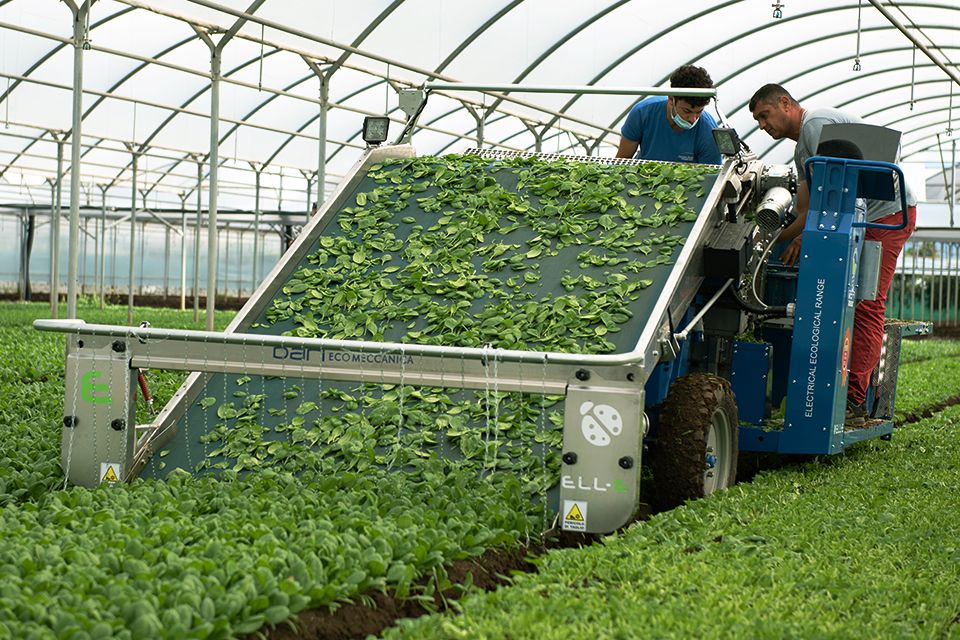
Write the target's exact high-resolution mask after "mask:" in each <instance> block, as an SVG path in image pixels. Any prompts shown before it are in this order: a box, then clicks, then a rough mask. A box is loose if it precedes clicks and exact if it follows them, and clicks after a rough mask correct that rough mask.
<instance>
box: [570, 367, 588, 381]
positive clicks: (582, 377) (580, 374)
mask: <svg viewBox="0 0 960 640" xmlns="http://www.w3.org/2000/svg"><path fill="white" fill-rule="evenodd" d="M574 375H575V376H576V377H577V380H579V381H580V382H586V381H587V380H589V379H590V372H589V371H587V370H586V369H577V372H576V373H575V374H574Z"/></svg>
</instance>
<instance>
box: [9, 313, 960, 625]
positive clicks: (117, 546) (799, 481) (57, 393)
mask: <svg viewBox="0 0 960 640" xmlns="http://www.w3.org/2000/svg"><path fill="white" fill-rule="evenodd" d="M125 314H126V312H125V309H123V308H110V309H107V310H105V311H104V312H100V311H98V310H94V309H89V308H81V315H82V316H83V317H85V318H86V319H87V320H88V321H91V322H109V323H123V322H124V321H125ZM139 314H142V315H139ZM45 316H46V306H45V305H42V304H32V305H15V304H9V305H3V306H0V335H2V336H3V342H2V346H0V363H2V365H0V366H2V376H3V377H2V381H3V388H4V394H3V397H2V407H0V433H2V435H3V437H2V438H0V487H2V491H0V532H2V538H3V540H4V543H5V544H4V545H2V546H0V637H10V638H21V637H23V638H26V637H62V638H88V637H89V638H97V637H107V636H111V635H112V636H113V637H128V638H140V637H142V638H153V637H161V636H164V635H166V636H167V637H178V638H179V637H232V636H236V635H243V634H244V633H246V632H249V631H252V630H256V629H261V628H267V627H266V626H265V625H269V624H270V623H272V622H273V623H278V622H281V621H283V620H286V619H289V618H290V617H291V616H292V615H294V614H295V613H296V612H297V611H300V610H303V609H305V608H309V607H315V606H323V605H325V604H327V603H331V602H335V601H338V600H339V601H344V600H350V599H352V600H355V601H358V602H363V601H365V599H364V598H361V597H360V594H362V593H364V592H366V593H370V592H372V591H377V590H380V589H388V590H394V591H399V593H401V594H404V593H406V594H407V595H408V596H409V597H420V598H422V597H424V596H425V595H428V594H427V593H425V592H424V591H423V590H422V589H421V590H417V589H416V588H415V587H414V583H415V576H417V575H424V574H427V575H436V580H435V581H432V582H431V584H432V585H441V586H442V585H443V584H444V580H443V575H444V567H445V566H446V565H448V564H449V563H450V562H451V561H452V560H454V559H457V558H462V557H467V556H469V555H471V554H472V555H475V554H477V553H479V552H480V551H482V549H484V548H489V547H495V546H510V545H516V544H520V543H522V542H523V541H524V540H525V539H526V536H527V535H528V534H529V535H533V532H534V531H535V530H536V529H535V526H536V525H539V522H538V518H537V517H536V516H535V515H531V513H530V510H531V505H530V503H529V501H528V498H527V496H525V495H524V493H523V491H522V490H521V487H520V486H519V484H518V483H512V484H511V483H510V482H505V483H503V484H498V485H496V487H491V485H489V484H488V483H485V482H478V481H477V477H476V475H475V474H473V473H463V472H462V471H461V472H459V473H458V471H457V470H456V469H450V468H440V467H435V468H433V469H425V472H427V477H426V478H424V479H422V480H413V481H411V480H409V479H405V478H404V477H403V476H402V475H400V474H391V475H390V476H389V477H385V475H384V474H382V473H377V472H376V471H375V470H372V469H370V470H367V471H365V472H364V473H363V474H362V475H361V474H356V473H342V474H338V475H324V474H323V473H321V472H318V473H316V474H314V475H307V476H305V477H302V478H299V479H296V478H294V477H292V476H290V475H289V474H284V473H281V472H276V471H265V472H261V473H257V474H253V475H251V476H249V477H248V478H247V479H236V478H229V477H224V478H222V479H219V480H218V479H214V478H212V477H204V478H197V477H189V476H186V475H185V474H175V475H174V477H172V478H171V479H170V480H169V481H156V480H149V479H148V480H141V481H137V482H134V483H133V484H131V485H129V486H120V487H113V488H110V489H102V490H95V491H88V490H85V489H77V488H71V489H68V490H61V486H62V480H63V478H62V472H61V471H60V468H59V433H60V429H59V418H60V416H61V415H62V414H61V411H62V409H61V406H62V405H61V403H62V394H63V338H62V337H60V336H57V335H55V334H45V333H40V332H36V331H33V330H31V329H28V327H29V323H30V322H31V321H32V320H33V319H34V318H39V317H45ZM138 317H143V318H146V319H149V320H151V322H153V323H154V324H155V325H166V326H179V327H188V326H190V325H191V322H190V320H191V318H190V314H189V313H188V314H180V313H178V312H170V311H158V310H146V309H143V310H138ZM228 319H229V318H228V316H226V315H225V316H220V317H218V320H217V323H218V325H219V326H224V325H225V324H226V322H227V321H228ZM954 349H955V345H954V344H953V343H947V342H942V341H934V340H927V341H923V342H908V343H907V344H906V345H905V353H906V354H907V359H908V360H911V363H910V364H909V365H908V366H909V367H912V368H911V370H910V371H911V373H910V374H909V377H907V376H905V377H904V378H903V379H902V380H901V386H900V393H901V397H904V395H906V396H907V397H909V390H911V389H913V388H914V387H915V386H916V385H917V384H919V383H918V382H917V381H922V380H928V381H936V382H928V383H927V384H928V386H929V387H933V388H934V389H939V390H940V391H941V393H940V396H939V397H940V398H942V397H943V396H944V394H945V393H946V391H945V389H946V388H947V387H945V386H944V385H945V384H946V380H945V378H944V376H941V375H939V371H940V370H941V368H942V364H943V362H944V358H946V359H947V360H948V361H949V355H948V354H951V353H952V352H953V350H954ZM938 354H943V355H942V356H940V355H938ZM905 368H906V367H905ZM178 379H179V378H176V377H174V378H171V379H169V380H167V379H164V378H163V377H161V376H159V372H154V373H152V374H151V382H152V383H153V384H154V386H155V387H158V395H160V396H161V398H160V400H161V401H162V396H163V395H164V394H166V395H169V394H170V393H172V390H173V388H174V387H175V385H176V383H177V381H178ZM935 396H936V393H935V392H934V391H930V392H929V393H928V394H927V395H926V396H924V397H929V398H933V397H935ZM916 397H917V398H918V399H917V400H916V402H920V401H921V400H920V396H916ZM917 406H918V405H917ZM958 422H960V412H958V411H957V410H956V409H951V410H948V411H947V412H945V413H943V414H942V415H940V416H938V417H935V418H933V419H930V420H927V421H925V422H923V423H920V424H916V425H911V426H909V427H906V428H903V429H901V430H898V431H897V432H896V433H895V437H894V440H893V442H891V443H880V442H878V443H871V444H867V445H865V446H862V447H859V448H857V449H855V450H852V451H849V452H847V453H846V454H844V455H843V456H840V457H837V458H831V459H826V460H822V461H820V462H816V463H811V464H807V465H805V466H802V467H799V468H792V469H784V470H779V471H775V472H767V473H764V474H762V475H760V476H759V477H758V478H757V479H756V480H755V481H754V482H753V483H752V484H749V485H739V486H737V487H736V488H735V489H733V490H731V491H728V492H726V493H725V494H723V495H717V496H714V497H712V498H710V499H707V500H703V501H700V502H698V503H695V504H691V505H688V506H686V507H683V508H681V509H678V510H675V511H673V512H670V513H666V514H661V515H659V516H657V517H655V518H654V519H653V520H651V521H650V522H647V523H641V524H638V525H635V526H634V527H632V528H631V529H630V530H629V531H628V532H627V533H626V534H625V535H623V536H622V537H610V538H607V539H606V540H605V541H604V543H603V544H602V545H595V546H593V547H589V548H586V549H582V550H576V551H574V550H570V551H556V552H551V553H549V554H548V555H547V556H545V557H544V558H543V560H541V561H540V571H541V573H540V574H539V575H536V576H521V577H519V578H518V579H517V584H516V586H513V587H510V588H504V589H501V590H499V591H497V592H496V593H492V594H488V595H483V596H479V597H476V598H470V599H468V600H465V601H464V602H463V607H464V611H465V613H464V615H462V616H451V615H444V616H439V617H437V618H427V619H424V620H422V621H417V622H412V623H410V622H407V623H403V624H402V625H401V626H400V628H399V629H397V630H395V631H393V632H390V633H389V634H388V635H395V636H407V637H502V636H504V635H510V636H511V637H553V636H558V637H559V636H561V635H562V636H563V637H565V638H569V637H575V636H580V635H591V636H594V637H596V636H599V635H607V636H611V637H615V636H617V635H627V636H628V635H631V634H632V633H633V631H634V630H636V629H637V628H640V627H643V628H647V629H657V634H656V635H660V636H664V637H670V636H672V637H690V636H696V635H706V634H707V633H708V632H711V633H712V632H715V631H717V630H718V629H721V630H724V631H725V633H726V634H727V635H731V636H741V637H822V636H841V637H869V636H876V637H905V636H909V637H960V636H957V625H956V624H953V625H951V624H950V621H951V620H952V619H953V617H954V616H956V615H957V612H958V610H960V598H957V596H956V593H957V589H958V587H960V584H958V576H960V547H958V546H957V544H956V542H955V541H956V539H958V535H957V534H958V533H960V532H958V531H957V524H956V523H957V522H958V520H957V518H955V517H954V515H953V514H955V512H956V501H955V498H954V495H955V494H956V492H957V490H958V488H960V487H957V482H958V477H960V476H958V475H957V473H956V461H957V460H958V459H960V445H958V444H957V442H958V439H957V437H956V435H957V424H958ZM502 475H503V477H504V478H507V477H508V476H507V474H502ZM571 603H575V605H572V604H571ZM951 634H952V635H951Z"/></svg>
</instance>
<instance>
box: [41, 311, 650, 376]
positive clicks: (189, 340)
mask: <svg viewBox="0 0 960 640" xmlns="http://www.w3.org/2000/svg"><path fill="white" fill-rule="evenodd" d="M33 326H34V328H35V329H38V330H40V331H52V332H57V333H70V334H72V335H90V336H94V335H95V336H101V337H102V336H109V337H116V338H130V339H132V340H135V341H137V342H138V343H141V344H150V343H151V342H154V343H155V344H159V343H160V342H165V341H169V343H170V344H165V345H164V346H165V348H166V347H171V348H172V347H173V346H174V343H177V344H180V345H186V346H187V347H195V346H196V345H199V344H202V345H209V346H214V345H219V346H228V345H234V346H240V347H250V348H253V349H257V348H260V347H270V348H274V347H276V348H277V350H278V351H277V355H275V356H273V358H274V359H277V360H296V358H297V357H298V356H302V357H309V355H308V351H309V352H314V351H315V352H316V353H317V355H318V356H319V355H321V352H322V351H324V350H326V353H327V354H328V356H330V358H329V360H330V361H331V362H356V361H357V360H356V358H354V357H353V355H352V354H366V355H370V356H375V357H376V356H386V355H391V356H401V355H402V356H404V357H430V358H432V357H436V358H438V359H439V358H441V357H443V358H447V359H450V358H459V359H463V360H467V361H474V362H477V361H479V362H493V361H496V362H499V363H504V362H514V363H526V364H532V363H537V364H542V363H543V362H544V361H546V363H547V365H560V364H562V365H579V366H595V367H621V366H628V365H636V366H641V367H642V366H643V362H644V356H643V353H642V352H641V351H639V350H634V351H631V352H627V353H617V354H600V355H596V354H579V353H561V352H557V351H542V352H540V351H520V350H515V349H493V348H486V349H484V348H476V347H448V346H438V345H426V344H407V343H400V342H372V341H365V340H330V339H324V338H298V337H294V336H273V335H263V334H254V333H221V332H217V331H191V330H187V329H162V328H155V327H147V328H143V327H123V326H115V325H103V324H88V323H86V322H84V321H83V320H75V319H74V320H46V319H44V320H35V321H34V322H33ZM283 349H286V350H287V351H286V354H285V355H281V354H283ZM189 350H190V349H189V348H188V349H187V352H189ZM193 350H194V351H196V349H195V348H194V349H193ZM291 350H299V351H297V352H296V353H294V352H293V351H291ZM149 351H150V353H149V354H144V355H143V356H142V357H143V358H153V357H158V358H159V357H160V356H157V355H156V353H157V352H158V351H160V349H158V348H156V347H154V348H152V349H150V350H149ZM344 352H346V353H350V354H351V356H350V358H348V359H346V360H341V359H340V356H339V355H333V354H340V353H344ZM191 360H193V359H192V358H191ZM202 360H210V356H207V355H205V356H204V358H197V359H196V361H191V362H190V363H189V366H182V367H175V368H177V369H186V370H191V371H199V370H200V369H197V368H196V365H197V364H198V363H199V361H202ZM259 360H260V358H259V354H257V358H256V361H257V362H259ZM253 361H254V360H253V359H252V358H251V359H250V364H251V365H252V364H253ZM360 361H363V362H368V363H369V362H372V361H371V360H370V359H369V358H367V357H361V358H360ZM296 362H297V366H300V363H301V361H300V360H296ZM374 364H380V363H377V362H374ZM395 364H396V365H397V367H398V369H399V366H400V365H401V364H402V363H401V362H400V361H397V362H396V363H395ZM213 370H217V371H220V370H222V369H213Z"/></svg>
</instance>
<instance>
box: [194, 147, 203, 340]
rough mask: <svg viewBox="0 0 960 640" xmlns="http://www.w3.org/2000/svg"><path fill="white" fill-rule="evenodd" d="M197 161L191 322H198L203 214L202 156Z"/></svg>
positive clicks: (197, 157)
mask: <svg viewBox="0 0 960 640" xmlns="http://www.w3.org/2000/svg"><path fill="white" fill-rule="evenodd" d="M194 157H195V158H196V161H197V225H196V229H194V232H193V322H194V324H196V323H198V322H200V223H201V222H202V216H203V158H201V157H199V156H194Z"/></svg>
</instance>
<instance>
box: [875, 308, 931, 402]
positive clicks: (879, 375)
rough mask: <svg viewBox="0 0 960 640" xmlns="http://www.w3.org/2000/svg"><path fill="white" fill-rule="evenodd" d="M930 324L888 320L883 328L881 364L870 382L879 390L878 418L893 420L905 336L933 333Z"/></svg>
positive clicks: (879, 363) (878, 364)
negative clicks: (901, 351)
mask: <svg viewBox="0 0 960 640" xmlns="http://www.w3.org/2000/svg"><path fill="white" fill-rule="evenodd" d="M932 329H933V327H932V325H931V324H930V323H929V322H903V321H900V320H887V321H886V322H885V323H884V326H883V346H882V347H881V349H880V362H878V363H877V367H876V368H875V369H874V370H873V375H872V376H871V378H870V381H871V382H872V383H873V386H874V388H875V389H876V390H877V405H876V408H875V409H874V411H873V416H874V417H876V418H887V419H891V418H893V411H894V407H895V401H896V394H897V370H898V369H899V368H900V349H901V344H902V341H903V337H904V336H913V335H924V334H928V333H931V331H932Z"/></svg>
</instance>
